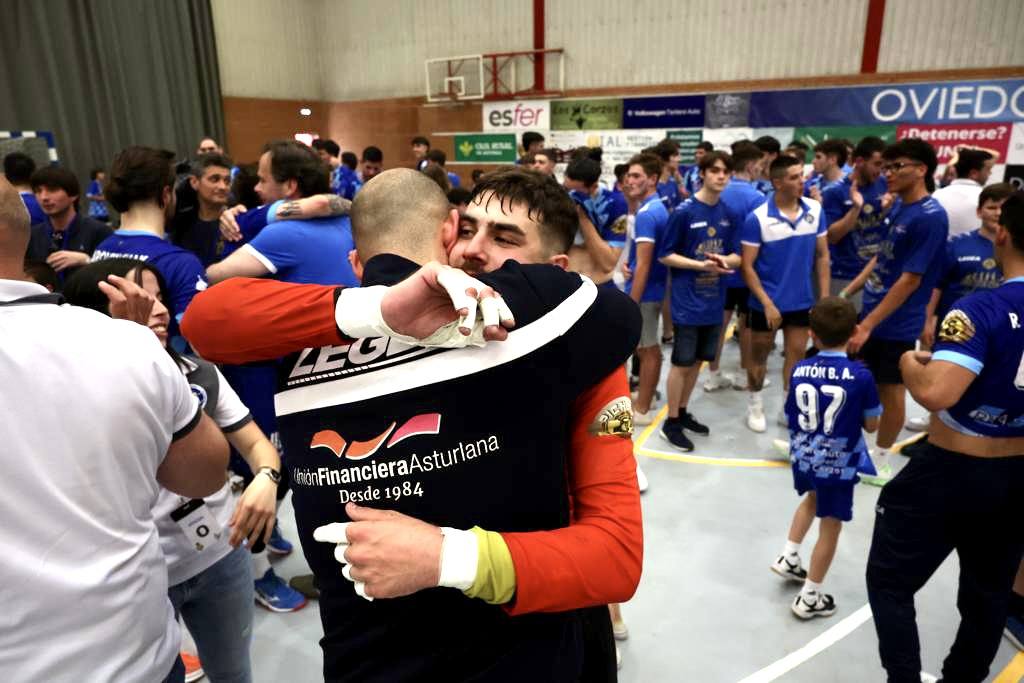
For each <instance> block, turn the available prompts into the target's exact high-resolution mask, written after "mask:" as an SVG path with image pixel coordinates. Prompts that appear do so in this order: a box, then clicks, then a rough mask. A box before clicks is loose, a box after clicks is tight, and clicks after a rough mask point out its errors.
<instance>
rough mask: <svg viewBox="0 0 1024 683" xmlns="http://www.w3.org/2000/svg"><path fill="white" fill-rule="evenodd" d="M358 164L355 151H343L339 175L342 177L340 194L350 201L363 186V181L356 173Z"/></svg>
mask: <svg viewBox="0 0 1024 683" xmlns="http://www.w3.org/2000/svg"><path fill="white" fill-rule="evenodd" d="M358 165H359V160H358V159H357V158H356V155H355V154H354V153H352V152H343V153H342V155H341V166H338V176H339V179H340V185H339V190H338V196H340V197H344V198H345V199H347V200H349V201H352V200H353V199H355V198H356V193H357V192H359V190H360V189H361V188H362V187H363V182H362V181H361V180H360V179H359V176H358V175H357V174H356V167H357V166H358Z"/></svg>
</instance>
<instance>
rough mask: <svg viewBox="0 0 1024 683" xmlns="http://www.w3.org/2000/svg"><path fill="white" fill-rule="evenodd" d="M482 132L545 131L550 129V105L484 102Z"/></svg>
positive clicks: (537, 101) (540, 101)
mask: <svg viewBox="0 0 1024 683" xmlns="http://www.w3.org/2000/svg"><path fill="white" fill-rule="evenodd" d="M483 112H484V130H485V131H488V132H501V131H510V130H516V131H519V130H547V129H549V128H551V103H550V102H549V101H548V100H515V101H509V102H484V106H483Z"/></svg>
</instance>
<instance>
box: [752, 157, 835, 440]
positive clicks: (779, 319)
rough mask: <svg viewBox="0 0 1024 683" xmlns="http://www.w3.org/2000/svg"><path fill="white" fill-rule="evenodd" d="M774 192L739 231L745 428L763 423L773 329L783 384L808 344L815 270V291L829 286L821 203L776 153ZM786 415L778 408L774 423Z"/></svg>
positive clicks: (794, 163)
mask: <svg viewBox="0 0 1024 683" xmlns="http://www.w3.org/2000/svg"><path fill="white" fill-rule="evenodd" d="M769 173H770V175H771V178H772V185H773V186H774V188H775V192H774V194H772V195H770V196H769V197H768V201H766V202H765V203H764V204H762V205H761V206H759V207H757V208H756V209H754V211H753V213H751V214H750V215H749V216H747V220H746V222H745V223H744V224H743V229H742V231H741V233H740V238H741V241H742V243H743V277H744V278H745V279H746V281H747V286H748V287H750V329H751V359H750V363H749V364H748V366H747V382H748V384H749V389H750V405H749V406H748V409H747V427H749V428H750V429H751V430H753V431H755V432H763V431H765V430H766V429H767V428H768V424H767V421H766V420H765V416H764V404H763V402H762V397H761V389H762V388H763V387H764V376H765V371H766V370H767V364H768V354H769V353H771V348H772V340H773V339H774V337H775V332H776V331H777V330H779V329H782V333H783V339H784V344H785V349H784V350H785V356H786V360H785V362H784V364H783V368H782V387H783V390H784V391H787V392H788V391H789V376H790V373H791V372H792V369H793V366H794V365H796V362H797V361H798V360H800V359H801V358H803V355H804V353H805V351H806V350H807V333H808V329H807V328H808V325H809V321H808V312H809V311H810V310H811V307H812V306H813V305H814V298H815V297H814V287H813V285H812V283H811V276H812V275H813V274H814V273H817V278H818V280H817V282H818V289H817V291H818V292H819V293H824V292H828V280H829V264H828V243H827V239H826V232H827V228H828V222H827V220H826V219H825V215H824V213H823V212H822V210H821V204H819V203H818V202H816V201H814V200H813V199H810V198H806V197H801V194H802V192H803V164H801V163H800V160H799V159H794V158H793V157H788V156H781V157H778V158H777V159H775V161H773V162H772V165H771V169H770V171H769ZM784 418H785V416H784V415H781V414H780V422H783V421H784Z"/></svg>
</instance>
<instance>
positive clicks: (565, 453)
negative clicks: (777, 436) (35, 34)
mask: <svg viewBox="0 0 1024 683" xmlns="http://www.w3.org/2000/svg"><path fill="white" fill-rule="evenodd" d="M411 148H412V151H413V154H414V156H415V158H416V163H415V165H414V167H413V168H392V169H388V170H385V168H384V164H383V154H382V152H381V150H380V149H379V148H377V147H373V146H371V147H367V148H366V149H364V150H363V152H362V154H361V156H359V157H357V156H356V155H355V154H354V153H352V152H342V150H341V148H340V146H339V145H338V144H337V143H336V142H334V141H333V140H329V139H317V140H314V141H313V144H312V146H307V145H305V144H303V143H300V142H297V141H290V140H283V141H271V142H268V143H267V145H266V146H265V148H264V150H263V152H262V154H261V156H260V158H259V159H258V160H257V162H256V163H253V164H248V165H246V164H241V165H239V164H236V163H235V161H234V160H232V159H231V158H230V157H229V156H227V155H226V154H225V152H224V150H223V149H221V147H220V145H219V144H218V143H217V142H216V141H215V140H213V139H211V138H204V139H203V140H201V141H200V143H199V144H198V145H197V148H196V150H195V153H194V155H192V158H190V159H188V160H187V161H186V162H182V163H177V162H176V155H175V154H174V153H172V152H170V151H167V150H160V149H153V148H149V147H139V146H134V147H128V148H126V149H124V150H121V151H120V152H118V153H117V154H116V155H115V156H114V158H113V160H112V161H111V163H110V164H109V166H108V167H107V168H103V169H99V168H98V169H95V170H93V171H92V172H91V173H90V179H89V180H90V182H89V184H88V186H87V189H86V191H85V193H84V194H83V192H82V186H81V184H80V182H79V180H78V178H77V177H76V176H75V174H74V173H72V172H71V171H69V170H68V169H66V168H64V167H62V166H60V165H48V166H44V167H41V168H38V169H37V168H35V163H34V162H33V160H32V159H31V158H30V157H29V156H27V155H24V154H21V153H11V154H8V155H7V156H6V157H5V158H4V159H3V166H4V175H5V178H6V181H0V334H2V336H3V339H4V342H3V344H0V375H2V376H3V377H4V378H5V379H4V381H5V387H6V388H7V389H6V390H5V392H4V397H5V399H6V400H5V401H4V404H3V407H4V413H5V415H6V416H7V417H6V419H5V420H4V425H5V430H4V431H5V439H6V440H7V442H8V449H7V452H9V453H10V454H11V457H12V459H11V460H10V461H6V460H5V464H7V465H9V466H11V467H10V468H9V471H11V470H13V472H12V474H13V476H14V478H15V481H14V485H13V486H12V490H13V494H12V498H14V499H15V500H13V501H12V503H13V507H12V508H11V509H12V510H13V515H14V520H11V523H9V524H8V525H7V527H6V530H5V531H4V532H2V533H0V539H2V541H0V549H2V550H3V552H4V553H5V554H6V555H8V556H9V557H16V558H18V559H17V561H16V562H14V563H12V564H10V565H9V566H6V567H5V568H3V569H0V578H2V579H3V580H4V582H5V585H17V586H22V587H24V589H23V590H20V592H19V594H18V596H17V597H16V598H15V599H14V602H13V603H12V604H11V605H9V609H10V610H11V616H9V617H8V618H7V619H6V620H5V621H7V622H8V624H9V625H13V624H16V625H17V628H16V629H15V630H16V632H17V637H16V638H15V637H13V636H12V638H10V639H9V640H8V642H7V643H6V644H4V645H0V670H2V671H9V672H13V676H10V677H8V679H9V680H45V679H53V680H85V679H90V680H92V679H96V680H140V681H162V680H167V681H180V680H195V679H196V677H197V676H201V675H202V672H204V671H205V674H206V675H207V676H208V677H209V679H210V680H211V681H250V680H252V667H251V663H250V654H249V647H250V641H251V638H252V628H253V609H254V603H258V604H260V605H262V606H263V607H264V608H266V609H268V610H271V611H275V612H288V611H294V610H298V609H301V608H302V607H304V606H305V605H306V604H307V601H308V600H310V599H314V600H318V601H319V604H320V611H321V621H322V624H323V628H324V638H323V640H322V641H321V646H322V649H323V653H324V677H325V679H326V680H331V681H334V680H354V681H355V680H358V681H367V680H380V681H395V680H522V679H524V678H526V677H531V678H534V679H539V680H551V681H568V680H582V681H604V680H615V679H616V669H617V666H618V663H617V655H618V652H617V648H616V646H615V639H624V638H626V637H628V629H627V628H626V625H625V623H624V621H623V619H622V615H621V612H620V611H619V609H618V603H621V602H624V601H627V600H628V599H630V597H631V596H632V595H633V594H634V592H635V591H636V588H637V586H638V583H639V580H640V573H641V568H642V557H643V532H642V524H641V511H640V510H641V506H640V494H641V492H643V491H644V490H646V489H647V488H648V486H649V482H648V480H647V477H646V476H645V474H644V472H643V471H642V470H641V468H640V466H639V463H638V462H637V461H636V459H635V457H634V455H633V442H632V439H633V434H634V427H644V426H647V425H652V424H658V423H660V429H659V430H658V434H660V438H661V439H663V441H664V443H665V444H666V445H667V446H669V447H671V448H674V449H676V450H678V451H681V452H693V451H698V450H699V448H700V445H699V444H700V443H701V442H700V439H699V438H695V437H707V436H709V434H710V433H711V428H710V427H709V426H708V425H707V424H705V423H704V422H702V421H701V420H702V419H703V420H705V421H706V418H702V417H701V416H699V415H698V414H696V412H700V411H696V412H695V411H694V410H693V409H692V405H693V401H692V399H693V397H694V392H695V391H697V388H698V384H699V383H700V381H699V380H700V377H701V374H702V369H703V368H704V366H705V365H707V371H706V373H705V375H704V381H703V383H702V385H701V388H702V390H703V391H705V392H716V391H725V390H729V389H733V390H737V391H741V392H745V393H746V394H747V399H746V401H747V406H746V409H745V415H744V416H743V419H742V421H741V422H737V424H738V425H739V426H738V428H737V429H738V430H744V429H746V430H750V431H752V432H754V433H764V432H766V431H767V429H768V425H769V419H772V420H776V421H777V422H778V424H779V425H780V426H782V427H785V428H786V429H787V430H788V432H789V437H790V438H789V439H788V440H783V441H777V442H776V444H775V446H776V449H777V450H778V451H780V453H783V454H784V455H785V457H787V458H789V460H790V461H791V463H792V470H793V483H794V488H795V489H796V492H797V494H798V496H799V497H800V502H799V505H798V507H797V509H796V512H795V513H794V516H793V520H792V523H791V526H790V528H789V530H788V533H787V535H786V539H785V542H784V544H783V547H782V551H781V553H780V554H779V555H778V556H777V557H776V559H775V561H774V562H773V563H771V566H770V568H771V570H772V571H773V572H775V573H776V574H778V575H779V576H780V577H782V578H783V579H785V580H787V581H792V582H793V583H794V584H799V592H798V593H797V594H796V595H795V596H794V597H793V600H792V602H791V604H790V609H791V611H792V613H793V614H794V615H795V616H796V617H798V618H800V619H804V620H809V619H813V618H815V617H828V616H831V615H832V614H834V613H836V611H837V610H838V606H837V605H838V603H837V599H836V596H835V595H833V594H831V593H828V592H826V591H825V589H824V583H825V579H826V576H827V572H828V570H829V567H830V565H831V563H832V560H833V558H834V556H835V553H836V548H837V545H838V540H839V536H840V532H841V529H842V524H843V522H848V521H850V520H851V519H852V517H853V491H854V487H855V485H856V484H857V483H859V482H861V481H863V482H865V483H868V484H872V485H876V486H880V487H884V488H883V490H882V492H881V494H880V497H879V501H878V506H877V513H876V519H875V526H874V536H873V540H872V545H871V550H870V555H869V557H868V558H867V586H868V595H869V598H870V602H871V607H872V610H873V613H874V619H875V625H876V630H877V633H878V637H879V652H880V656H881V660H882V665H883V666H884V668H885V669H886V671H887V673H888V676H889V680H890V681H894V682H901V681H919V680H922V677H923V676H924V674H922V672H921V661H920V645H919V642H918V636H917V628H916V624H915V613H914V606H913V605H914V595H915V593H916V592H917V591H918V590H919V589H920V588H921V587H922V586H923V585H924V584H925V583H926V582H927V580H928V579H929V577H930V576H931V575H932V573H933V572H934V571H935V569H936V568H937V567H938V565H939V564H940V563H941V562H942V561H943V560H944V559H945V558H946V557H947V556H948V555H949V554H950V553H951V552H952V551H953V550H956V551H957V553H958V555H959V558H960V564H961V567H960V572H961V575H960V594H959V596H958V607H959V609H960V612H961V616H962V623H961V627H960V630H959V631H958V633H957V638H956V641H955V643H954V644H953V647H952V650H951V652H950V654H949V656H948V657H947V659H946V661H945V664H944V668H943V672H942V673H943V677H944V678H943V680H946V681H981V680H982V679H983V678H984V677H985V676H986V675H987V672H988V669H989V666H990V664H991V662H992V659H993V657H994V656H995V653H996V649H997V648H998V645H999V642H1000V635H1001V633H1002V632H1003V631H1004V629H1005V632H1006V634H1007V636H1008V637H1009V638H1010V639H1011V640H1012V641H1013V642H1014V644H1015V645H1016V646H1017V647H1022V641H1024V565H1022V563H1021V558H1022V554H1024V534H1022V533H1021V532H1020V531H1018V530H1017V529H1013V528H1010V526H1012V525H1010V526H1006V527H1004V526H1003V525H1002V523H1003V521H1004V520H1006V519H1012V518H1013V515H1014V510H1016V509H1017V501H1019V500H1021V496H1022V495H1024V399H1022V395H1021V393H1020V392H1022V391H1024V330H1022V329H1021V325H1022V324H1024V322H1022V321H1024V193H1022V192H1020V191H1014V188H1013V187H1012V186H1010V185H1008V184H1004V183H992V184H989V183H988V180H989V174H990V173H991V168H992V165H993V163H994V161H995V159H994V157H993V155H992V154H991V153H989V152H987V151H984V150H980V149H970V148H964V149H961V150H959V151H958V154H957V158H956V159H955V160H954V161H953V162H951V164H950V165H951V166H952V168H953V169H954V174H955V179H952V180H951V182H948V183H947V184H946V185H944V186H943V187H941V188H936V182H937V181H936V173H937V169H938V159H937V156H936V151H935V149H934V148H933V147H932V146H931V145H930V144H928V143H927V142H924V141H922V140H919V139H915V138H909V139H903V140H900V141H898V142H895V143H891V144H887V143H886V142H884V141H883V140H881V139H879V138H876V137H865V138H863V139H861V140H858V141H855V142H853V141H846V140H839V139H827V140H825V141H823V142H821V143H819V144H817V145H816V146H815V147H814V148H813V149H808V148H807V146H806V145H803V144H802V143H800V142H798V141H794V142H793V143H791V144H790V145H788V146H786V147H785V148H783V146H782V145H781V144H780V142H779V141H778V140H776V139H775V138H772V137H769V136H765V137H761V138H758V139H756V140H741V141H737V142H734V143H733V144H732V145H731V146H729V147H728V148H719V149H716V148H715V147H714V146H713V145H711V144H710V143H707V142H703V143H700V145H699V146H698V147H697V148H696V151H695V154H694V159H693V163H692V164H690V165H684V164H682V162H681V156H682V155H681V152H680V148H679V145H678V143H676V142H675V141H673V140H671V139H665V140H663V141H661V142H659V143H658V144H657V145H655V146H653V147H651V148H648V149H642V150H639V149H638V150H636V154H635V155H634V156H632V158H630V159H629V160H628V161H627V162H626V163H623V164H620V165H618V166H615V168H614V182H613V183H606V182H605V180H604V177H605V174H604V171H603V166H602V162H603V158H602V156H603V155H602V150H601V149H599V148H580V149H575V150H560V149H554V148H550V147H546V146H545V139H544V137H543V136H542V135H541V134H540V133H536V132H528V133H525V134H524V135H523V136H522V152H523V156H522V158H521V159H520V160H519V161H518V162H517V164H516V165H515V166H508V167H503V168H498V169H494V170H490V171H487V172H484V171H483V170H481V169H476V170H474V171H473V172H472V173H471V182H467V183H466V185H467V186H468V187H463V186H462V185H463V179H462V178H461V177H460V176H459V174H457V173H454V172H452V171H451V170H449V169H448V168H447V167H446V162H447V157H446V154H445V153H444V151H442V150H439V149H436V148H432V147H431V144H430V141H429V140H428V139H427V138H426V137H422V136H417V137H415V138H413V139H412V141H411ZM808 161H809V162H810V164H809V167H808ZM16 193H17V194H16ZM115 226H116V227H115ZM65 303H66V304H69V305H54V304H65ZM147 328H148V329H147ZM780 331H781V332H782V334H781V335H779V334H778V333H779V332H780ZM68 338H74V339H75V340H76V344H75V348H74V349H69V348H68V347H67V346H66V345H65V344H63V343H62V342H63V341H64V340H67V339H68ZM729 339H732V340H734V341H735V342H736V344H737V346H738V351H739V353H738V356H739V367H738V368H737V370H736V371H735V372H732V373H729V372H726V371H724V370H723V368H722V353H723V348H724V347H725V345H726V344H727V343H728V340H729ZM663 347H668V351H667V362H668V365H669V367H668V369H667V372H664V371H663V362H664V361H665V359H666V353H665V352H664V351H663ZM773 350H778V351H779V352H780V353H781V354H782V356H783V358H784V360H783V364H782V372H781V376H780V377H777V378H776V379H777V381H778V382H779V383H780V385H781V387H782V390H783V392H784V394H785V397H786V398H785V404H784V408H783V410H782V411H781V412H780V413H779V414H778V415H777V416H774V415H773V416H768V415H766V412H765V406H764V399H763V396H764V390H765V388H766V387H767V386H769V384H770V383H771V381H772V379H771V378H769V377H768V372H767V368H768V361H769V358H770V357H771V354H772V352H773ZM536 377H546V378H547V380H546V384H545V386H544V388H543V390H541V391H538V387H537V385H536V380H535V378H536ZM663 377H664V381H663V380H662V378H663ZM496 387H498V388H500V391H498V392H495V391H494V388H496ZM908 393H909V394H910V395H911V397H912V398H913V399H914V400H915V401H916V402H917V403H918V404H920V405H921V406H923V407H924V408H926V409H927V410H928V411H930V412H931V417H930V419H929V420H926V421H921V420H911V421H909V422H908V421H907V420H906V400H907V394H908ZM71 401H73V403H74V405H76V406H89V410H87V411H80V410H78V409H73V408H70V407H62V406H67V405H69V402H71ZM524 405H529V406H530V412H531V414H532V417H531V419H530V425H529V428H527V429H524V428H523V426H522V424H521V422H520V421H519V419H518V418H517V417H516V416H517V415H518V414H520V413H521V411H522V406H524ZM739 410H740V411H742V408H741V407H740V408H739ZM54 412H56V413H57V415H56V419H55V420H48V422H49V424H47V425H46V426H45V427H44V426H43V424H42V423H41V420H42V419H44V418H43V416H44V415H53V414H54ZM741 415H742V413H741ZM738 417H739V415H738ZM904 428H907V429H911V430H915V431H927V432H928V433H927V435H926V436H925V437H924V438H922V439H920V440H919V441H918V442H917V443H915V444H914V445H913V446H912V447H904V448H903V450H902V451H901V452H902V454H904V455H911V459H910V461H909V464H907V465H906V466H905V467H904V468H903V469H902V470H901V471H900V472H899V473H898V474H894V469H893V462H894V461H895V459H896V458H895V453H896V451H895V448H896V446H897V440H898V437H899V434H900V432H901V430H902V429H904ZM44 429H45V435H46V437H45V438H43V439H40V438H39V437H40V436H41V432H42V431H43V430H44ZM865 432H867V433H869V434H871V433H875V434H876V436H875V437H874V443H873V446H872V444H871V443H870V442H869V438H868V437H866V436H865ZM71 454H74V456H73V458H72V457H71ZM289 492H291V493H292V504H293V508H294V514H295V521H296V526H297V529H298V534H299V539H298V540H299V541H300V542H301V547H302V551H303V553H304V554H305V557H306V560H307V562H308V565H309V567H310V569H311V570H312V573H311V574H307V575H300V576H295V577H292V578H291V579H290V580H289V581H287V582H286V581H285V580H284V579H283V578H281V577H279V576H278V575H277V574H276V573H275V571H274V569H273V567H271V564H270V561H269V559H268V557H267V554H268V553H270V554H277V555H286V554H289V553H291V552H293V549H294V546H293V543H292V542H291V541H289V540H288V539H286V538H285V537H284V536H283V535H282V533H281V531H280V528H279V525H278V524H277V521H276V515H277V508H278V506H279V504H280V502H281V501H282V500H283V499H284V497H285V496H286V495H287V494H288V493H289ZM815 518H817V519H818V520H819V535H818V539H817V542H816V544H815V546H814V548H813V551H812V552H811V554H810V560H809V563H808V565H807V567H806V568H805V567H804V564H803V561H802V559H801V555H800V547H801V544H802V542H803V541H804V538H805V537H806V535H807V533H808V531H809V529H810V527H811V526H812V525H813V522H814V520H815ZM29 586H31V587H30V588H29ZM68 605H74V606H75V607H74V609H68ZM179 619H180V620H181V621H182V622H183V623H184V625H185V626H186V627H187V629H188V631H189V632H190V633H191V636H192V638H193V639H194V641H195V645H196V649H197V653H198V656H195V655H192V654H189V653H185V652H181V651H180V647H179V639H180V635H179V634H180V631H181V627H180V626H179V625H178V621H179ZM8 632H11V629H5V633H8ZM5 640H6V639H5ZM42 640H45V641H47V642H53V643H54V647H55V648H59V653H56V654H54V655H53V656H49V657H47V658H39V657H38V656H34V655H33V652H32V648H33V647H34V644H35V643H38V642H40V641H42ZM396 642H400V643H401V644H402V647H401V648H396V647H395V644H396ZM75 672H78V674H80V675H76V674H75Z"/></svg>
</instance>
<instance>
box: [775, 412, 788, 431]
mask: <svg viewBox="0 0 1024 683" xmlns="http://www.w3.org/2000/svg"><path fill="white" fill-rule="evenodd" d="M775 421H776V422H777V423H778V425H779V426H780V427H785V428H786V429H789V418H788V417H786V409H785V408H783V409H781V410H780V411H779V416H778V417H777V418H776V419H775Z"/></svg>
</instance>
